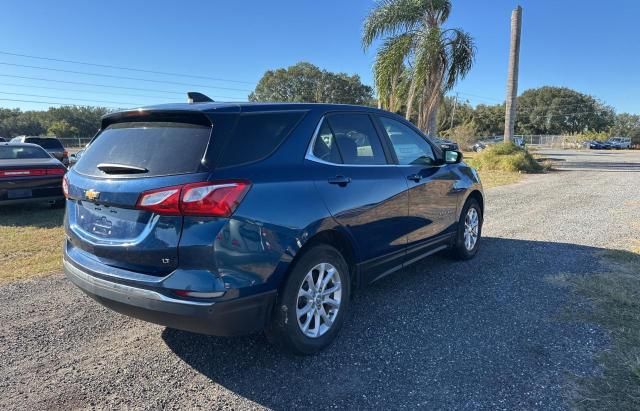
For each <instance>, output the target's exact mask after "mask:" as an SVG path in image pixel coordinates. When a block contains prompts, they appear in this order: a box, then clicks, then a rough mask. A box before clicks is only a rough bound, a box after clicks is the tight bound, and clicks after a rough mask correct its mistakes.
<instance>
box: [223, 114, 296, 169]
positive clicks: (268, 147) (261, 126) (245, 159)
mask: <svg viewBox="0 0 640 411" xmlns="http://www.w3.org/2000/svg"><path fill="white" fill-rule="evenodd" d="M304 114H305V113H304V112H301V111H283V112H271V113H247V114H241V115H240V117H239V118H238V123H237V125H236V127H235V130H234V131H233V133H231V135H230V136H229V137H228V140H227V142H226V143H225V145H224V147H223V149H222V153H221V154H220V155H219V157H218V159H217V161H216V166H217V167H228V166H232V165H238V164H245V163H251V162H254V161H257V160H261V159H263V158H265V157H267V156H268V155H269V154H271V153H272V152H273V151H274V150H275V149H276V148H277V147H278V146H279V145H280V144H281V143H282V142H283V141H284V139H285V138H287V136H288V135H289V133H291V131H292V130H293V129H294V128H295V126H296V125H297V124H298V122H299V121H300V119H301V118H302V116H304Z"/></svg>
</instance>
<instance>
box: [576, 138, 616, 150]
mask: <svg viewBox="0 0 640 411" xmlns="http://www.w3.org/2000/svg"><path fill="white" fill-rule="evenodd" d="M582 145H583V146H584V147H586V148H589V149H591V150H602V149H605V148H607V147H606V145H605V144H604V143H603V142H601V141H598V140H588V141H585V142H583V143H582ZM609 148H610V147H609Z"/></svg>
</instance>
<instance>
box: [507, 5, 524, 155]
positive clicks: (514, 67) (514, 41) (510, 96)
mask: <svg viewBox="0 0 640 411" xmlns="http://www.w3.org/2000/svg"><path fill="white" fill-rule="evenodd" d="M521 27H522V7H520V6H518V7H516V8H515V9H514V10H513V12H512V13H511V45H510V49H509V74H508V75H507V98H506V103H505V114H504V142H505V143H510V142H511V141H512V140H513V133H514V131H515V124H516V114H517V106H518V104H517V102H518V70H519V67H520V32H521Z"/></svg>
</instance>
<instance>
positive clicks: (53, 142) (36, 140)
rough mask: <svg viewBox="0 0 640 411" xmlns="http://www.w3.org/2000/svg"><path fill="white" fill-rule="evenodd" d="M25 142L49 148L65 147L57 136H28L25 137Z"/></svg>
mask: <svg viewBox="0 0 640 411" xmlns="http://www.w3.org/2000/svg"><path fill="white" fill-rule="evenodd" d="M24 142H25V143H31V144H37V145H39V146H40V147H43V148H48V149H56V148H63V147H62V143H61V142H60V141H59V140H58V139H55V138H41V137H28V138H25V139H24Z"/></svg>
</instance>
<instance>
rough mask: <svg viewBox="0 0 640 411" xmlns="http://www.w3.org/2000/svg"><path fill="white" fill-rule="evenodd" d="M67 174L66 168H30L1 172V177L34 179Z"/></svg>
mask: <svg viewBox="0 0 640 411" xmlns="http://www.w3.org/2000/svg"><path fill="white" fill-rule="evenodd" d="M65 172H66V170H65V169H64V168H28V169H19V170H15V169H14V170H0V177H33V176H61V175H63V174H64V173H65Z"/></svg>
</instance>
